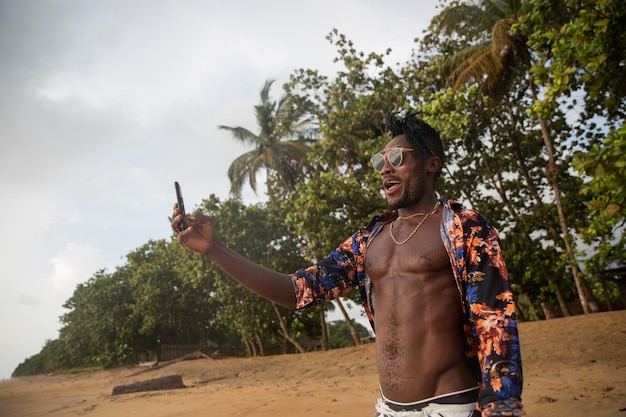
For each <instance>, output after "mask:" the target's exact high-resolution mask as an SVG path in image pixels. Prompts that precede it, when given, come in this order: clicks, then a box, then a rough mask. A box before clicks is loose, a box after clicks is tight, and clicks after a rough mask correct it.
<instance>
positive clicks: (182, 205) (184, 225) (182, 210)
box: [174, 181, 187, 232]
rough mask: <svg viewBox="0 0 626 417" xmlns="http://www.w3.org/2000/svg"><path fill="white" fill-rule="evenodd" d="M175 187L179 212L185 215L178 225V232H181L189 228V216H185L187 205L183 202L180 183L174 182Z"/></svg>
mask: <svg viewBox="0 0 626 417" xmlns="http://www.w3.org/2000/svg"><path fill="white" fill-rule="evenodd" d="M174 187H175V188H176V201H177V202H178V210H180V214H182V215H183V220H182V221H181V222H180V223H179V224H178V230H180V231H181V232H182V231H183V230H185V229H186V228H187V216H186V215H185V203H184V202H183V194H182V193H181V191H180V184H179V183H178V181H174Z"/></svg>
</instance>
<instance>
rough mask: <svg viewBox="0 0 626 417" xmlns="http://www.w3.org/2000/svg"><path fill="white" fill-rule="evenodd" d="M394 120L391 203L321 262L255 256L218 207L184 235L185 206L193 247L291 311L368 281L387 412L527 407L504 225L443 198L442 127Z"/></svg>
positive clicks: (508, 411) (516, 412)
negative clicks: (216, 222)
mask: <svg viewBox="0 0 626 417" xmlns="http://www.w3.org/2000/svg"><path fill="white" fill-rule="evenodd" d="M389 126H390V131H391V134H392V139H391V141H390V142H389V143H388V144H387V146H385V148H384V149H383V150H382V151H381V152H380V153H378V154H376V155H374V156H373V157H372V159H371V161H372V165H373V166H374V168H375V169H376V170H377V171H379V172H380V176H381V180H382V185H383V189H384V190H385V195H386V198H387V203H388V205H389V208H390V210H391V211H390V212H388V213H384V214H382V215H379V216H375V217H374V219H372V221H371V223H370V224H369V225H368V226H366V227H364V228H363V229H361V230H359V231H357V232H355V233H354V235H352V236H351V237H350V238H348V239H347V240H346V241H345V242H344V243H342V244H341V245H340V246H339V247H338V248H337V249H336V250H335V251H333V252H332V253H331V254H330V255H329V256H328V257H326V258H325V259H324V260H322V261H320V262H319V263H318V264H316V265H313V266H310V267H308V268H306V269H302V270H299V271H296V272H294V273H292V274H283V273H279V272H276V271H273V270H270V269H268V268H265V267H262V266H260V265H257V264H254V263H252V262H251V261H249V260H247V259H245V258H243V257H242V256H241V255H239V254H238V253H236V252H235V251H233V250H231V249H229V248H227V247H225V246H224V245H223V244H222V243H221V242H220V241H219V240H218V239H217V238H216V236H215V234H214V229H213V223H212V220H211V219H210V218H208V217H206V216H195V217H189V218H188V222H189V226H188V227H187V229H186V230H184V231H182V232H179V231H178V225H179V223H180V221H181V215H180V212H179V210H178V206H177V205H175V206H174V213H173V216H172V227H173V229H174V230H175V231H176V232H177V233H178V240H179V242H180V243H181V244H183V245H184V246H186V247H188V248H190V249H192V250H194V251H196V252H199V253H201V254H202V255H204V256H205V257H206V258H208V259H209V260H211V261H213V262H215V263H216V264H217V265H218V266H219V267H220V268H221V269H223V270H224V271H225V272H226V273H227V274H229V275H230V276H231V277H232V278H233V279H235V280H236V281H238V282H239V283H241V284H242V285H244V286H245V287H247V288H248V289H250V290H251V291H253V292H255V293H257V294H259V295H261V296H263V297H265V298H268V299H270V300H272V301H274V302H276V303H279V304H281V305H284V306H286V307H288V308H302V307H305V306H307V305H312V304H316V303H319V302H322V301H327V300H332V299H334V298H336V297H338V296H340V295H341V294H344V293H346V292H347V291H349V290H350V289H352V288H354V287H357V288H358V289H359V291H360V293H361V298H362V301H363V306H364V308H365V311H366V313H367V315H368V318H369V319H370V322H371V324H372V327H373V328H374V329H375V332H376V364H377V368H378V373H379V382H380V398H379V399H378V402H377V404H376V414H375V416H377V417H394V416H403V417H409V416H424V417H425V416H442V417H468V416H483V417H487V416H521V415H523V414H524V412H523V411H522V405H521V391H522V370H521V358H520V351H519V339H518V336H517V323H516V318H515V303H514V300H513V295H512V292H511V288H510V284H509V281H508V274H507V271H506V266H505V265H504V262H503V259H502V253H501V250H500V246H499V241H498V236H497V232H496V231H495V229H494V228H493V227H492V226H491V225H490V224H489V223H488V222H487V220H485V219H484V218H483V217H482V216H481V215H480V214H478V213H477V212H475V211H473V210H468V209H465V208H463V207H462V206H461V205H460V204H459V203H457V202H455V201H452V200H442V201H438V200H437V199H436V197H435V182H436V180H437V178H438V176H439V174H440V172H441V169H442V166H443V161H444V155H443V147H442V145H441V140H440V138H439V135H438V133H437V132H436V131H435V130H434V129H432V128H431V127H430V126H429V125H428V124H426V123H425V122H423V121H422V120H419V119H417V118H416V117H415V116H414V115H412V114H408V115H406V116H404V117H403V118H398V117H397V116H395V115H392V116H390V118H389ZM366 252H367V256H366ZM374 299H375V303H374ZM374 307H375V308H376V314H374Z"/></svg>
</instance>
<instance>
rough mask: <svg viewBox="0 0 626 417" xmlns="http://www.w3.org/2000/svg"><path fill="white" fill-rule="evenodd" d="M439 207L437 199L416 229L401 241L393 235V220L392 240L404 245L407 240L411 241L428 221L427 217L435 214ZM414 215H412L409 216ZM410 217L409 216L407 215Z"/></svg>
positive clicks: (390, 227)
mask: <svg viewBox="0 0 626 417" xmlns="http://www.w3.org/2000/svg"><path fill="white" fill-rule="evenodd" d="M438 209H439V201H437V202H436V203H435V207H433V209H432V210H431V211H430V212H428V213H427V214H426V215H425V216H424V218H423V219H422V220H421V221H420V222H419V223H418V224H417V226H415V229H413V231H412V232H411V234H410V235H409V237H407V238H406V239H404V240H403V241H402V242H399V241H398V240H397V239H396V238H395V237H394V236H393V222H391V225H390V226H389V236H391V240H393V241H394V242H395V243H396V245H404V244H405V243H406V242H408V241H409V239H411V238H412V237H413V235H414V234H415V233H417V230H418V229H419V228H420V227H421V226H422V224H423V223H424V222H425V221H426V219H427V218H428V216H430V215H431V214H435V213H436V212H437V210H438ZM409 217H412V216H409ZM407 218H408V217H407Z"/></svg>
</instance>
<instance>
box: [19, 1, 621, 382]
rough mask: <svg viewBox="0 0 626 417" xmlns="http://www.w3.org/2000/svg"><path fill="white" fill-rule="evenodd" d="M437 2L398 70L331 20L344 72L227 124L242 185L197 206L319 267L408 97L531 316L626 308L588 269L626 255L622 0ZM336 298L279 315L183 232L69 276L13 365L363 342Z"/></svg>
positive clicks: (448, 183)
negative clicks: (260, 178)
mask: <svg viewBox="0 0 626 417" xmlns="http://www.w3.org/2000/svg"><path fill="white" fill-rule="evenodd" d="M441 10H442V11H441V12H440V13H439V14H438V15H437V16H435V17H434V18H433V20H432V22H431V25H430V27H429V29H428V30H427V31H426V33H424V35H423V37H422V38H421V39H420V40H419V42H416V48H415V49H414V51H413V56H412V58H411V59H410V60H409V62H406V63H404V64H396V65H395V66H394V67H391V66H389V65H388V64H386V63H385V57H386V56H387V53H384V54H378V53H363V52H359V51H356V50H355V49H354V48H353V46H352V43H351V42H350V41H349V40H348V39H347V38H346V37H345V36H344V35H342V34H340V33H338V32H337V31H333V32H332V33H330V34H329V36H328V39H329V41H330V42H331V43H332V44H333V45H334V46H335V47H336V50H337V57H336V60H337V62H339V63H340V64H341V66H342V69H341V70H340V71H338V72H337V73H336V74H333V75H332V76H327V75H323V74H320V73H319V71H317V70H315V69H298V70H296V71H294V73H293V75H292V77H291V79H290V81H289V82H288V83H287V84H286V85H285V86H284V96H283V97H281V98H280V99H279V100H277V101H272V100H271V98H270V96H269V92H270V87H271V85H272V83H271V82H268V83H267V84H266V85H265V86H264V87H263V89H262V90H261V102H260V104H259V105H258V106H256V107H255V109H254V111H255V112H256V115H257V122H258V126H257V128H258V133H253V132H251V131H249V130H247V129H245V128H240V127H226V126H221V128H222V129H225V130H227V131H229V132H230V133H232V135H233V138H235V139H237V140H242V141H244V142H245V143H249V144H251V145H252V147H253V149H252V150H251V151H250V152H248V153H247V154H244V155H242V157H241V158H239V159H238V160H237V161H234V162H233V165H232V166H231V169H230V170H229V176H230V178H231V181H232V185H233V188H232V191H233V197H232V198H231V199H228V200H225V201H221V200H220V199H218V198H217V197H215V196H208V197H207V198H206V200H204V201H203V203H202V204H201V205H200V206H199V207H197V208H196V211H198V212H203V213H205V214H208V215H210V216H213V217H214V218H215V220H216V224H217V225H218V228H219V235H220V236H221V238H222V239H223V240H224V241H225V243H226V244H228V245H229V246H231V247H233V248H234V249H236V250H237V251H239V252H241V253H242V254H244V255H246V256H247V257H249V258H250V259H252V260H254V261H256V262H259V263H261V264H263V265H266V266H269V267H271V268H275V269H278V270H281V271H292V270H295V269H297V268H300V267H303V266H305V265H308V263H309V262H310V261H311V260H315V259H319V258H321V257H322V256H324V255H325V254H326V253H327V252H328V251H329V250H332V249H333V248H334V247H335V246H336V245H337V244H338V243H339V242H341V241H342V240H343V239H345V238H346V237H347V236H349V235H350V234H351V233H352V232H353V231H354V229H355V228H357V227H360V226H362V225H363V224H364V223H365V222H366V221H367V220H368V219H369V217H370V216H371V215H372V214H374V213H376V212H379V211H381V210H384V209H385V202H384V199H383V198H382V196H381V193H380V184H379V179H378V177H377V175H375V173H374V172H373V171H372V170H371V168H370V167H369V166H368V160H369V157H370V156H371V155H372V154H373V153H375V152H376V151H378V150H380V148H382V147H383V146H384V144H385V143H386V142H387V141H388V140H389V137H388V136H386V127H385V124H384V119H385V117H386V115H387V114H388V113H389V112H391V111H394V110H398V109H411V110H417V111H418V112H419V113H420V115H421V117H423V118H424V119H426V120H427V121H428V122H429V123H431V124H432V125H433V126H434V127H435V128H437V129H438V130H439V131H440V132H441V136H442V138H443V140H444V145H445V147H446V150H447V161H446V169H445V172H444V175H443V176H442V178H441V180H440V182H439V193H440V195H441V197H444V198H447V197H449V198H454V199H458V200H460V201H462V202H464V203H465V204H467V205H469V206H471V207H474V208H476V209H478V210H479V211H481V212H482V213H483V214H485V215H486V216H487V217H488V218H489V219H491V220H492V221H493V222H494V223H495V224H496V225H497V227H498V229H499V230H500V232H501V237H502V243H503V248H504V251H505V258H506V260H507V266H508V268H509V272H510V275H511V279H512V281H513V283H514V287H515V290H516V292H517V294H518V301H519V307H520V316H521V317H523V318H524V319H526V320H533V319H541V318H545V317H546V316H549V315H551V314H556V315H570V314H579V313H593V312H595V311H598V310H601V309H605V308H607V307H606V306H607V305H613V306H618V307H622V308H623V307H626V306H623V305H620V301H619V293H618V289H617V287H616V286H611V285H610V283H609V285H604V286H603V285H601V283H600V282H599V281H598V279H597V275H596V274H595V273H596V272H597V271H598V270H601V269H604V268H607V267H609V266H612V265H615V264H617V263H620V262H623V261H624V253H626V250H625V249H626V248H625V246H626V241H625V239H626V237H625V236H624V224H625V205H626V201H625V200H626V190H625V187H626V127H625V126H624V119H625V117H626V102H625V100H624V95H625V94H626V88H624V86H625V85H626V68H625V65H626V59H625V54H626V32H625V31H624V30H623V28H624V27H625V25H626V10H625V9H624V7H623V4H622V2H620V1H617V0H598V1H594V2H588V1H584V0H530V1H522V0H517V1H516V0H482V1H479V2H477V3H463V2H452V3H449V4H447V5H445V7H444V8H443V9H441ZM261 169H265V170H266V172H267V183H266V186H267V195H268V200H267V202H265V203H262V204H256V205H248V206H247V205H245V204H243V203H242V202H241V201H240V199H238V198H237V196H238V194H239V192H240V191H241V189H242V187H243V186H244V184H245V182H246V181H247V182H249V184H250V185H251V186H253V187H256V175H257V174H258V172H259V171H260V170H261ZM352 295H353V296H354V295H355V294H352ZM608 301H610V304H608ZM344 302H345V299H344ZM344 302H341V301H340V302H337V303H336V304H328V305H326V306H318V307H314V308H309V309H304V310H300V311H288V310H285V309H283V308H282V307H279V306H276V305H273V304H272V303H270V302H268V301H266V300H263V299H261V298H259V297H257V296H255V295H253V294H251V293H249V292H247V291H246V290H244V289H242V288H241V287H239V286H238V285H236V284H234V283H233V282H232V281H231V280H230V279H229V278H228V277H226V276H224V274H223V273H221V272H220V271H219V270H218V269H216V268H215V267H214V266H213V265H212V264H211V263H209V262H208V261H206V260H205V259H203V258H202V257H200V256H198V255H196V254H194V253H192V252H191V251H188V250H185V249H184V248H182V247H181V246H180V245H179V244H177V243H176V241H175V240H174V239H169V240H160V241H150V242H147V243H146V244H145V245H144V246H142V247H140V248H137V249H136V250H135V251H133V252H131V253H129V254H128V255H127V256H126V263H125V265H124V266H122V267H119V268H118V269H116V270H115V271H111V272H110V271H105V270H102V271H97V272H96V273H95V274H94V275H93V276H92V277H91V278H89V279H88V280H86V281H85V282H84V283H82V284H80V285H78V286H77V288H76V290H75V291H74V294H73V295H72V297H71V298H70V299H69V300H67V301H66V303H65V305H64V307H65V308H67V313H66V314H64V315H63V316H62V317H61V322H62V329H61V331H60V334H59V338H58V339H57V340H52V341H48V342H47V343H46V345H45V346H44V347H43V349H42V351H41V352H40V353H39V354H37V355H35V356H33V357H31V358H29V359H27V360H26V361H25V362H24V363H22V364H20V366H18V368H17V369H16V370H15V372H14V374H13V375H14V376H20V375H30V374H36V373H44V372H54V371H59V370H63V369H69V368H76V367H87V366H94V365H97V366H103V367H114V366H119V365H124V364H130V363H136V362H137V361H138V360H140V359H141V358H143V357H146V355H148V356H150V357H151V356H153V355H158V354H159V352H160V347H161V346H162V345H192V346H198V347H216V348H219V347H223V348H227V347H240V348H242V350H243V351H244V352H246V353H247V354H248V355H259V354H264V353H265V349H267V348H269V347H274V348H278V349H279V350H281V351H283V352H295V351H305V350H306V349H307V348H308V347H310V346H314V345H315V343H312V342H313V341H317V340H322V341H323V347H324V348H327V347H329V346H330V345H331V344H332V346H339V345H346V344H356V343H359V342H360V340H361V338H363V337H364V333H363V330H364V329H363V328H362V326H360V327H359V326H355V324H354V323H353V322H352V321H350V320H347V321H346V323H344V324H341V325H338V324H337V323H334V324H332V325H330V324H328V323H325V320H324V319H325V314H324V310H323V308H324V309H328V308H333V307H334V306H335V305H336V306H337V307H338V308H340V309H342V310H343V309H344V307H343V305H344ZM542 307H543V308H542ZM329 327H330V328H331V331H330V333H331V337H330V343H329V338H328V329H329ZM346 327H347V328H348V330H349V332H348V333H346ZM347 334H350V337H349V338H348V337H347ZM333 335H334V336H333ZM340 340H341V342H339V341H340Z"/></svg>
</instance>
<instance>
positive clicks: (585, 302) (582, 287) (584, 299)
mask: <svg viewBox="0 0 626 417" xmlns="http://www.w3.org/2000/svg"><path fill="white" fill-rule="evenodd" d="M530 91H531V94H532V98H533V102H535V103H536V102H537V92H536V90H535V86H534V84H533V80H532V77H531V80H530ZM536 115H537V121H538V122H539V127H540V128H541V137H542V138H543V144H544V146H545V150H546V154H547V156H548V173H547V178H548V182H549V183H550V185H551V186H552V191H553V197H554V202H555V204H556V210H557V213H558V215H559V224H560V226H561V234H562V236H561V237H562V238H563V244H564V245H565V253H566V255H567V259H568V261H569V262H568V263H569V266H570V268H572V276H573V277H574V282H575V283H576V289H577V291H578V298H579V299H580V304H581V306H582V308H583V312H584V313H585V314H590V313H591V312H592V311H591V309H590V306H589V304H590V301H589V298H588V293H589V292H588V288H586V287H587V282H586V281H585V279H584V277H582V276H581V274H580V271H579V270H578V261H577V260H576V256H575V255H574V250H573V249H572V246H571V244H570V240H571V238H570V235H569V229H568V227H567V220H566V218H565V212H564V211H563V204H562V203H561V189H560V187H559V183H558V172H557V169H556V163H555V162H554V150H553V148H552V141H551V139H550V133H549V132H548V127H547V125H546V121H545V119H544V118H543V116H542V115H541V114H539V113H537V114H536Z"/></svg>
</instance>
